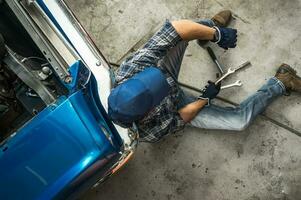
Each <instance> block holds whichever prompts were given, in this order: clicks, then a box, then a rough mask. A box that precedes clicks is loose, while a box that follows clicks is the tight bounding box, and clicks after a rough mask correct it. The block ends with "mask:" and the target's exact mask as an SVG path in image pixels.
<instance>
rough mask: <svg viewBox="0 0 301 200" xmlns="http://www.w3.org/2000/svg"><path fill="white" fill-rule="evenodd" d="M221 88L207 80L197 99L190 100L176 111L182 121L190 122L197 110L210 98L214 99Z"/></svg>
mask: <svg viewBox="0 0 301 200" xmlns="http://www.w3.org/2000/svg"><path fill="white" fill-rule="evenodd" d="M220 89H221V85H220V84H217V85H215V83H213V82H211V81H208V84H207V85H206V86H205V89H204V90H203V92H202V94H201V95H200V96H199V97H198V100H197V101H195V102H192V103H190V104H188V105H186V106H185V107H183V108H181V109H180V110H178V113H179V114H180V116H181V117H182V119H183V121H184V122H186V123H187V122H190V121H191V120H192V119H193V118H194V117H195V116H196V115H197V114H198V113H199V111H200V110H201V109H202V108H203V107H204V106H205V105H209V103H210V100H211V99H214V98H215V97H216V96H217V94H218V93H219V91H220Z"/></svg>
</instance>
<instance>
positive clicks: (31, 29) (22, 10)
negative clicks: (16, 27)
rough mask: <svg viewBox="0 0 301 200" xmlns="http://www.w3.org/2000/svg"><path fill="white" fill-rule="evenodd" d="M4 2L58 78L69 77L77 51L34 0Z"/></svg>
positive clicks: (76, 57) (76, 58) (63, 79)
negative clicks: (70, 67)
mask: <svg viewBox="0 0 301 200" xmlns="http://www.w3.org/2000/svg"><path fill="white" fill-rule="evenodd" d="M6 2H7V4H8V5H9V7H10V8H11V9H12V11H13V12H14V14H15V15H16V17H17V18H18V20H19V21H20V22H21V24H22V25H23V27H24V28H25V29H26V31H27V32H28V33H29V34H30V35H31V37H32V39H33V40H34V42H35V43H36V44H37V46H38V47H39V49H40V50H41V52H42V53H43V54H44V56H45V57H46V59H47V60H48V62H49V63H50V64H51V65H52V66H53V69H54V70H55V71H56V73H57V75H58V76H59V78H60V79H61V80H62V81H65V80H66V78H67V77H70V73H69V72H68V68H69V66H70V65H72V64H73V63H74V62H76V60H78V59H79V57H78V55H77V53H76V52H75V51H74V50H73V48H72V47H71V46H70V44H69V43H68V41H66V39H65V38H64V37H63V36H62V34H61V33H60V32H59V31H58V30H57V28H56V27H55V25H54V24H53V23H52V22H51V21H50V20H49V19H48V17H46V16H45V14H44V12H43V11H42V9H41V8H40V6H39V5H38V4H37V2H36V1H30V2H25V1H18V0H9V1H6ZM29 13H30V15H29ZM31 16H33V17H31ZM61 55H64V57H63V56H61Z"/></svg>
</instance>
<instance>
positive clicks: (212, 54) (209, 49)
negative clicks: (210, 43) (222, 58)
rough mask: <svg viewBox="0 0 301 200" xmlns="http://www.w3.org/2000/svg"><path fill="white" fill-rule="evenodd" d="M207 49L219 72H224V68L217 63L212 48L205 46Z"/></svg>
mask: <svg viewBox="0 0 301 200" xmlns="http://www.w3.org/2000/svg"><path fill="white" fill-rule="evenodd" d="M207 51H208V53H209V55H210V57H211V59H212V60H213V62H214V63H215V64H216V66H217V68H218V70H219V72H220V73H221V74H224V70H223V68H222V66H221V64H220V63H219V61H218V60H217V58H216V56H215V54H214V52H213V51H212V49H211V48H210V47H207Z"/></svg>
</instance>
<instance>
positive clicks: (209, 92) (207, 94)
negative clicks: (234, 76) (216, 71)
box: [198, 81, 221, 105]
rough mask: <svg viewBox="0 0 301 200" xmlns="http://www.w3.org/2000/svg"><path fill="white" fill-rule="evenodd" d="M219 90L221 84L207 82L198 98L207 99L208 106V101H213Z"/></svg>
mask: <svg viewBox="0 0 301 200" xmlns="http://www.w3.org/2000/svg"><path fill="white" fill-rule="evenodd" d="M220 90H221V82H219V83H218V84H217V85H215V83H213V82H212V81H208V84H207V85H206V86H205V89H204V90H203V93H202V94H201V95H200V96H199V97H198V98H199V99H207V100H208V105H210V100H211V99H214V98H215V97H216V96H217V95H218V93H219V91H220Z"/></svg>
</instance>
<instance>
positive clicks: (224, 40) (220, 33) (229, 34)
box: [212, 26, 237, 49]
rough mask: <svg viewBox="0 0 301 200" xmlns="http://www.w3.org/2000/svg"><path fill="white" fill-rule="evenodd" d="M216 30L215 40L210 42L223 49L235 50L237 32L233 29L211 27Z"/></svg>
mask: <svg viewBox="0 0 301 200" xmlns="http://www.w3.org/2000/svg"><path fill="white" fill-rule="evenodd" d="M213 28H214V29H215V30H216V32H215V33H216V34H215V38H214V40H212V41H213V42H216V43H217V44H218V45H219V46H220V47H222V48H224V49H228V48H235V47H236V42H237V30H236V29H233V28H222V27H217V26H214V27H213Z"/></svg>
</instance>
